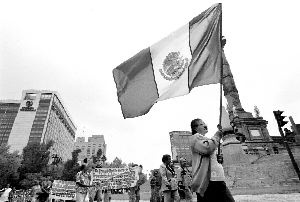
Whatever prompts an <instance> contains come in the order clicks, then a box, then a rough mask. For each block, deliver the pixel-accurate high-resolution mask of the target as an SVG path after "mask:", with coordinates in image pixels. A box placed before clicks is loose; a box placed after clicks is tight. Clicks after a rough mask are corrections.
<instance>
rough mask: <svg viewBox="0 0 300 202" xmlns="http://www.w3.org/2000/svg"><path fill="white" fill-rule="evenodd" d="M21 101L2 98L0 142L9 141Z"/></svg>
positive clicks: (0, 103) (0, 102) (0, 101)
mask: <svg viewBox="0 0 300 202" xmlns="http://www.w3.org/2000/svg"><path fill="white" fill-rule="evenodd" d="M20 103H21V102H20V100H0V144H7V142H8V137H9V134H10V132H11V129H12V127H13V124H14V122H15V118H16V116H17V114H18V111H19V108H20Z"/></svg>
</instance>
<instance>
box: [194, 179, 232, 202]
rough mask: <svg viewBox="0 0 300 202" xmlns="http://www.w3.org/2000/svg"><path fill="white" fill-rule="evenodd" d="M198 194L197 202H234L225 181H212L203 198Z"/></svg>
mask: <svg viewBox="0 0 300 202" xmlns="http://www.w3.org/2000/svg"><path fill="white" fill-rule="evenodd" d="M196 194H197V202H215V201H218V202H234V198H233V197H232V195H231V193H230V191H229V189H228V188H227V186H226V184H225V182H224V181H210V182H209V184H208V187H207V189H206V191H205V193H204V196H203V197H201V196H200V194H199V193H196Z"/></svg>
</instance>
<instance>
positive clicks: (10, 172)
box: [0, 144, 21, 188]
mask: <svg viewBox="0 0 300 202" xmlns="http://www.w3.org/2000/svg"><path fill="white" fill-rule="evenodd" d="M20 165H21V157H20V155H19V154H18V153H17V152H14V153H10V152H9V146H7V145H5V144H0V188H1V187H2V188H3V187H5V186H6V185H7V184H11V185H12V186H16V185H17V182H18V179H19V173H18V168H19V167H20Z"/></svg>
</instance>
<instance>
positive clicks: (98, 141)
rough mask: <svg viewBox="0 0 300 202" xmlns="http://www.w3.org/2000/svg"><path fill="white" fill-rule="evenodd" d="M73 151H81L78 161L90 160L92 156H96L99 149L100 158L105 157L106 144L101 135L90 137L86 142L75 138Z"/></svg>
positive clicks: (80, 138) (82, 138)
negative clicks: (100, 152)
mask: <svg viewBox="0 0 300 202" xmlns="http://www.w3.org/2000/svg"><path fill="white" fill-rule="evenodd" d="M75 149H80V150H81V152H80V153H79V155H78V161H83V159H85V158H87V159H91V158H92V156H96V155H97V151H98V150H99V149H101V150H102V156H103V155H104V156H106V144H105V140H104V136H103V135H92V137H88V141H87V142H86V141H85V138H84V137H77V138H76V142H75Z"/></svg>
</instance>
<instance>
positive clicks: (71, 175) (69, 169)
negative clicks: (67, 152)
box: [61, 149, 81, 181]
mask: <svg viewBox="0 0 300 202" xmlns="http://www.w3.org/2000/svg"><path fill="white" fill-rule="evenodd" d="M80 152H81V150H80V149H76V150H74V151H73V152H72V159H71V160H68V161H67V162H66V163H65V165H64V169H63V172H62V177H61V178H62V180H66V181H75V180H76V173H77V172H78V171H79V164H78V154H79V153H80Z"/></svg>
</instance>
